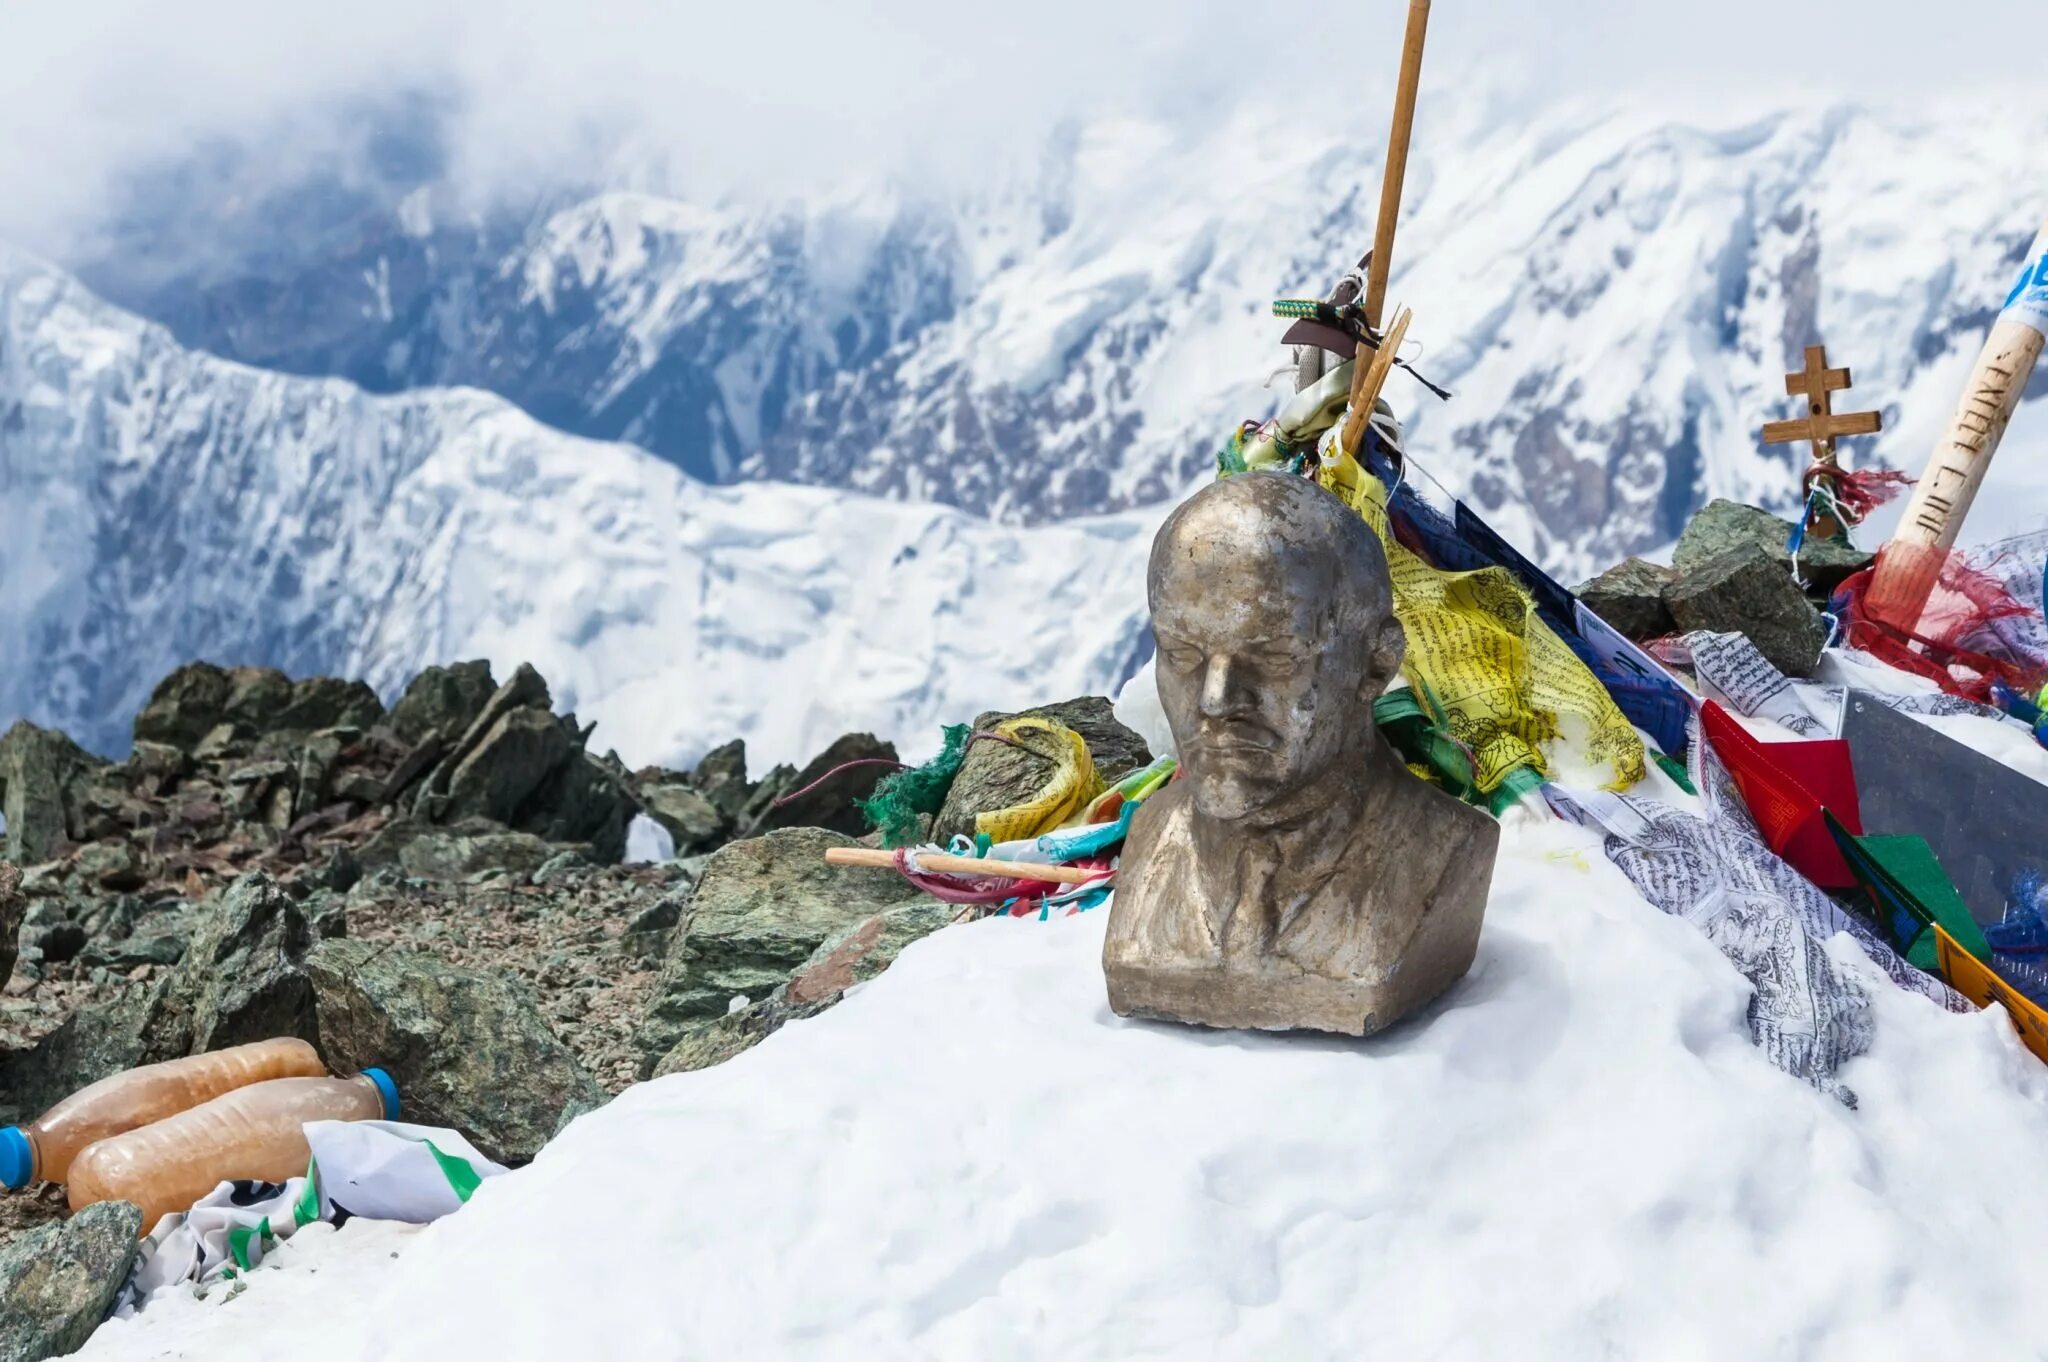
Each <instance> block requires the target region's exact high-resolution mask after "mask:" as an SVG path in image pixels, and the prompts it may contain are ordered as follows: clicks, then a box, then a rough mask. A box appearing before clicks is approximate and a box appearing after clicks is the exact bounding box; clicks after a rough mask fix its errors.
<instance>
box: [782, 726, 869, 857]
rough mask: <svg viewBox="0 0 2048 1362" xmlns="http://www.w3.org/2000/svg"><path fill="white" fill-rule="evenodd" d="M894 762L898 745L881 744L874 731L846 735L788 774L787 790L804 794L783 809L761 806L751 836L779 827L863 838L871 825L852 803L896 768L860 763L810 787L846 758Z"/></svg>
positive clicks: (847, 759) (862, 796)
mask: <svg viewBox="0 0 2048 1362" xmlns="http://www.w3.org/2000/svg"><path fill="white" fill-rule="evenodd" d="M895 760H896V745H895V744H894V743H887V742H883V741H881V740H880V739H879V738H877V737H875V735H874V734H872V733H848V734H847V735H846V736H844V737H842V738H840V739H838V740H837V741H836V742H834V743H833V744H832V745H831V746H830V747H828V748H826V749H825V750H824V751H823V752H820V753H819V754H818V755H817V756H815V757H813V758H812V759H811V761H810V763H809V764H808V765H807V766H805V767H804V768H803V769H802V770H801V771H798V772H797V773H796V774H795V775H794V776H792V777H790V779H789V786H788V788H789V789H790V790H791V791H803V793H802V794H800V795H798V796H797V797H796V798H795V799H793V800H791V801H790V802H789V803H787V804H784V805H782V806H781V807H780V808H777V807H775V806H774V804H773V803H772V802H771V803H770V804H769V805H768V806H767V807H764V808H762V809H760V810H759V811H758V812H757V813H756V814H755V821H754V823H753V824H752V825H751V826H750V828H749V830H748V835H749V836H758V835H759V834H761V833H764V832H772V831H773V830H775V829H776V828H830V829H831V830H832V831H834V832H843V833H845V834H847V835H848V836H849V837H858V836H860V835H861V834H862V833H864V832H866V831H867V830H868V825H867V823H866V821H865V820H863V819H862V818H861V816H860V810H859V809H857V808H855V807H854V801H855V800H859V799H866V798H867V797H868V796H869V795H871V794H873V793H874V792H875V786H877V785H879V784H881V782H882V778H883V777H884V776H886V775H888V774H889V773H890V771H891V770H892V769H893V768H891V767H888V766H856V767H854V768H853V769H852V770H850V771H841V772H840V773H839V774H837V775H835V776H832V777H831V779H829V780H825V782H824V783H823V784H821V785H817V787H816V788H815V789H812V788H810V787H811V786H813V785H814V784H816V783H817V782H818V781H819V780H820V779H821V778H822V777H824V776H825V775H826V773H828V772H830V771H832V770H833V769H834V768H835V767H839V766H843V765H845V764H846V763H847V762H851V761H886V762H894V761H895ZM779 797H780V796H778V798H779Z"/></svg>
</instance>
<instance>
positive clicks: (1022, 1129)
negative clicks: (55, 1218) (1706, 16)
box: [85, 814, 2048, 1362]
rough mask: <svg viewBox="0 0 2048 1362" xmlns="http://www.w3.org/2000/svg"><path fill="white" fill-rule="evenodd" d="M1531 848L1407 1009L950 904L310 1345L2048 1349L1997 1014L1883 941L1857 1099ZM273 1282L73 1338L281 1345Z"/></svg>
mask: <svg viewBox="0 0 2048 1362" xmlns="http://www.w3.org/2000/svg"><path fill="white" fill-rule="evenodd" d="M1505 833H1506V836H1505V838H1504V841H1503V846H1502V852H1501V859H1500V864H1499V869H1498V873H1497V875H1496V877H1495V886H1494V891H1493V895H1492V899H1491V902H1490V904H1489V908H1488V915H1487V921H1486V930H1485V934H1484V937H1483V939H1482V941H1481V944H1480V951H1479V958H1478V961H1477V963H1476V965H1475V966H1474V968H1473V970H1472V972H1471V974H1470V975H1469V976H1468V977H1467V978H1466V979H1465V980H1464V981H1462V982H1461V983H1460V984H1459V985H1457V986H1456V987H1455V988H1454V989H1453V990H1452V991H1451V992H1450V993H1449V994H1448V995H1447V996H1446V997H1445V998H1444V999H1443V1000H1441V1001H1440V1002H1439V1003H1438V1004H1437V1005H1435V1006H1434V1007H1432V1008H1431V1009H1429V1010H1428V1011H1427V1012H1426V1013H1425V1014H1423V1015H1422V1016H1420V1017H1418V1018H1415V1019H1412V1020H1411V1021H1409V1022H1408V1023H1406V1024H1403V1025H1401V1026H1399V1027H1397V1028H1395V1029H1394V1030H1392V1031H1391V1032H1389V1033H1386V1034H1384V1035H1381V1036H1379V1037H1376V1038H1373V1039H1370V1040H1366V1041H1362V1042H1361V1041H1350V1040H1343V1039H1316V1038H1303V1037H1294V1036H1261V1035H1246V1034H1233V1033H1219V1032H1209V1031H1202V1030H1195V1029H1189V1028H1183V1027H1179V1026H1173V1025H1165V1024H1156V1023H1136V1022H1130V1021H1125V1020H1122V1019H1119V1018H1118V1017H1116V1016H1114V1015H1113V1014H1112V1013H1111V1012H1110V1011H1109V1008H1108V1006H1107V1003H1106V1001H1105V998H1104V991H1103V983H1102V975H1101V968H1100V963H1099V957H1100V952H1101V946H1102V935H1103V927H1104V922H1105V920H1106V914H1104V913H1102V912H1099V911H1098V912H1094V913H1090V914H1085V915H1081V916H1078V917H1069V918H1062V919H1055V920H1053V921H1050V922H1043V923H1041V922H1038V921H1013V920H1004V919H997V920H992V921H989V922H984V923H979V924H975V925H972V926H963V927H957V928H953V929H950V930H947V931H944V932H941V933H939V934H937V935H936V936H933V937H930V938H928V939H926V940H925V941H923V942H920V943H919V944H917V945H915V946H913V947H912V948H911V949H910V950H908V951H907V952H905V954H904V955H903V957H902V959H901V960H900V961H899V962H898V963H897V964H896V966H895V967H894V968H893V969H891V970H890V971H889V973H887V974H886V975H884V976H882V977H881V978H879V979H877V980H876V981H874V982H873V983H871V984H869V985H866V986H864V987H862V988H860V989H858V990H856V991H855V993H854V995H853V996H851V997H849V998H848V1000H847V1001H846V1002H845V1003H844V1004H843V1005H842V1006H841V1007H839V1008H837V1009H836V1010H834V1011H833V1012H831V1013H829V1014H827V1015H826V1016H824V1017H821V1018H819V1019H818V1020H816V1021H812V1022H806V1023H804V1024H802V1025H799V1026H793V1027H790V1028H788V1029H787V1030H785V1031H782V1032H780V1033H778V1034H777V1035H775V1036H773V1037H771V1038H770V1039H769V1040H768V1041H767V1042H766V1043H765V1044H763V1045H762V1046H760V1047H759V1048H758V1049H756V1050H753V1051H751V1052H749V1053H747V1054H744V1055H742V1056H740V1057H739V1058H738V1059H736V1060H733V1061H732V1062H730V1063H728V1064H726V1065H724V1066H722V1067H719V1068H715V1069H711V1070H707V1071H704V1072H700V1073H695V1074H688V1075H680V1076H676V1077H672V1078H668V1079H664V1080H661V1081H658V1082H654V1083H649V1084H643V1085H641V1086H640V1087H637V1088H634V1089H632V1090H630V1091H629V1092H627V1093H626V1094H624V1095H623V1096H621V1097H620V1098H618V1099H617V1100H616V1101H615V1102H613V1103H612V1104H611V1105H610V1106H609V1107H606V1108H604V1109H603V1110H601V1111H598V1112H596V1113H594V1114H592V1115H589V1116H586V1117H584V1118H582V1119H581V1120H579V1121H577V1122H576V1123H575V1124H574V1125H573V1126H571V1127H570V1128H569V1130H568V1131H567V1132H565V1133H564V1134H563V1135H562V1136H561V1137H560V1138H559V1139H557V1140H556V1141H555V1142H554V1143H553V1144H552V1145H550V1146H549V1147H548V1148H547V1149H546V1150H545V1151H544V1152H543V1153H542V1154H541V1156H540V1158H539V1159H538V1160H537V1161H536V1162H535V1163H534V1164H533V1165H532V1166H531V1167H529V1168H527V1169H525V1170H523V1171H520V1172H518V1173H515V1174H513V1175H511V1176H509V1177H505V1178H501V1179H497V1180H494V1181H493V1182H491V1183H489V1184H486V1185H485V1186H484V1187H483V1188H482V1189H480V1191H479V1192H478V1194H477V1196H476V1198H475V1200H474V1201H473V1202H472V1203H471V1204H470V1205H469V1207H468V1208H466V1209H465V1210H464V1211H463V1212H461V1213H460V1214H458V1215H456V1216H454V1217H452V1218H450V1219H448V1220H446V1221H443V1222H441V1223H440V1224H438V1225H436V1226H434V1227H432V1228H431V1229H429V1230H427V1231H425V1232H424V1233H422V1234H421V1235H420V1236H419V1237H418V1238H417V1239H416V1240H414V1241H412V1242H411V1244H410V1246H409V1247H408V1248H407V1249H406V1252H405V1253H404V1255H403V1257H402V1258H401V1259H400V1261H398V1262H397V1263H395V1264H392V1265H391V1267H392V1270H391V1272H390V1273H389V1274H388V1277H387V1279H386V1284H385V1286H384V1289H383V1290H381V1291H378V1292H375V1293H373V1294H369V1295H363V1294H359V1288H360V1286H361V1284H362V1280H363V1278H362V1276H361V1275H360V1274H350V1273H347V1272H345V1271H335V1272H332V1273H329V1272H326V1271H323V1272H322V1273H321V1276H322V1277H323V1278H325V1277H328V1276H330V1275H331V1276H333V1277H334V1278H335V1279H336V1281H335V1286H334V1289H333V1290H331V1291H327V1292H324V1293H320V1295H319V1298H318V1299H316V1298H315V1294H314V1293H312V1292H310V1291H309V1290H308V1289H304V1288H301V1289H298V1290H296V1291H295V1292H294V1293H293V1294H292V1295H291V1296H290V1298H289V1305H290V1309H291V1314H292V1318H293V1319H294V1320H296V1321H297V1323H296V1324H295V1325H294V1326H293V1328H292V1337H293V1345H292V1346H293V1350H294V1354H295V1356H298V1357H300V1358H301V1359H306V1358H313V1357H333V1358H358V1357H361V1358H370V1357H375V1358H379V1359H391V1362H400V1360H401V1359H407V1358H421V1359H433V1360H434V1362H442V1359H446V1358H448V1357H532V1358H547V1359H562V1358H571V1357H748V1358H754V1359H760V1360H761V1362H767V1360H768V1359H783V1358H789V1359H797V1358H801V1359H807V1360H808V1359H818V1358H842V1357H843V1358H922V1357H946V1358H967V1357H972V1358H976V1359H996V1358H1048V1359H1050V1358H1057V1359H1063V1360H1064V1362H1072V1360H1073V1359H1084V1358H1104V1359H1110V1358H1115V1359H1128V1358H1140V1357H1144V1358H1172V1359H1183V1358H1191V1357H1228V1358H1246V1359H1275V1358H1285V1359H1289V1362H1298V1360H1301V1359H1317V1358H1326V1357H1327V1358H1339V1357H1342V1358H1353V1357H1358V1356H1385V1357H1430V1358H1473V1359H1487V1362H1492V1360H1493V1359H1498V1358H1502V1357H1513V1358H1517V1359H1529V1358H1559V1359H1572V1362H1582V1359H1585V1358H1589V1357H1596V1356H1597V1357H1639V1358H1649V1357H1656V1358H1670V1357H1710V1356H1711V1357H1745V1358H1759V1359H1761V1358H1777V1357H1794V1356H1796V1357H1800V1358H1820V1359H1827V1358H1843V1359H1854V1360H1855V1362H1869V1359H1872V1358H1882V1357H1929V1356H1952V1355H1954V1351H1955V1348H1956V1343H1957V1340H1959V1339H1963V1338H1968V1339H1970V1340H1971V1342H1972V1344H1973V1349H1974V1350H1975V1351H1979V1352H1982V1353H1985V1354H1987V1355H1994V1356H1995V1355H2000V1354H2001V1353H2012V1354H2015V1355H2019V1354H2026V1353H2029V1351H2030V1350H2031V1349H2032V1348H2033V1347H2034V1345H2035V1344H2036V1343H2037V1342H2038V1328H2037V1325H2036V1323H2035V1320H2034V1316H2033V1309H2032V1306H2033V1302H2034V1301H2035V1300H2036V1299H2037V1296H2038V1271H2037V1268H2036V1266H2035V1265H2037V1264H2038V1263H2040V1262H2041V1261H2043V1260H2044V1255H2048V1120H2044V1116H2048V1068H2043V1066H2041V1065H2040V1064H2039V1063H2038V1062H2037V1061H2036V1060H2035V1059H2033V1058H2032V1057H2031V1056H2030V1055H2028V1054H2027V1053H2026V1052H2025V1051H2024V1050H2023V1049H2022V1048H2021V1047H2020V1045H2019V1042H2018V1040H2017V1039H2016V1037H2015V1036H2014V1035H2013V1033H2012V1031H2011V1028H2010V1026H2009V1024H2008V1023H2007V1021H2006V1020H2005V1018H2004V1016H2003V1014H2002V1013H1997V1012H1988V1013H1979V1014H1972V1015H1965V1016H1956V1015H1950V1014H1946V1013H1943V1012H1941V1011H1940V1010H1939V1009H1937V1008H1936V1007H1934V1006H1933V1005H1931V1004H1929V1003H1927V1002H1925V1001H1923V1000H1921V999H1919V998H1915V997H1909V996H1907V995H1905V994H1903V993H1901V992H1900V991H1898V990H1897V989H1895V988H1893V987H1891V986H1889V985H1888V984H1885V983H1884V982H1883V981H1882V980H1881V979H1880V978H1878V976H1877V975H1876V971H1875V970H1874V969H1873V968H1871V967H1869V966H1868V965H1867V963H1863V964H1862V965H1861V969H1862V972H1863V974H1864V975H1865V977H1866V978H1867V979H1868V980H1869V981H1870V983H1871V986H1872V992H1873V993H1874V995H1875V998H1876V1009H1877V1020H1878V1040H1877V1043H1876V1046H1875V1048H1874V1049H1873V1050H1872V1052H1871V1053H1870V1054H1869V1055H1867V1056H1866V1057H1864V1058H1861V1059H1858V1060H1856V1061H1854V1062H1853V1063H1852V1064H1850V1065H1849V1066H1848V1067H1847V1068H1846V1069H1845V1070H1844V1073H1843V1077H1844V1079H1845V1080H1846V1081H1847V1082H1848V1084H1849V1085H1850V1086H1851V1087H1853V1088H1854V1089H1855V1090H1856V1092H1857V1093H1858V1094H1859V1096H1860V1098H1861V1106H1860V1109H1858V1110H1855V1111H1851V1110H1848V1109H1846V1108H1844V1107H1843V1106H1842V1105H1841V1104H1840V1103H1838V1102H1836V1101H1834V1100H1833V1099H1832V1098H1829V1097H1826V1096H1824V1095H1822V1094H1820V1093H1817V1092H1815V1091H1813V1090H1812V1089H1810V1088H1808V1087H1806V1086H1805V1085H1803V1084H1801V1083H1799V1082H1797V1081H1796V1080H1794V1079H1791V1078H1788V1077H1786V1076H1785V1075H1784V1074H1782V1073H1780V1072H1778V1071H1777V1070H1776V1069H1774V1068H1772V1067H1771V1065H1770V1064H1769V1063H1768V1062H1767V1061H1766V1060H1765V1059H1764V1058H1763V1056H1762V1055H1761V1054H1759V1053H1758V1052H1757V1051H1756V1050H1755V1049H1754V1048H1753V1047H1752V1046H1751V1045H1750V1043H1749V1040H1748V1035H1747V1030H1746V1027H1745V1024H1744V1017H1743V1014H1744V1007H1745V1004H1746V995H1747V989H1746V986H1745V985H1744V984H1743V982H1742V981H1741V980H1740V978H1739V977H1738V976H1737V975H1736V974H1735V972H1734V971H1733V970H1732V969H1731V968H1730V967H1729V966H1728V964H1727V962H1726V961H1724V960H1723V959H1722V958H1721V956H1720V955H1719V954H1718V953H1717V952H1716V951H1715V949H1714V948H1713V947H1712V946H1711V945H1710V944H1708V942H1707V941H1706V940H1705V939H1704V938H1703V937H1701V936H1700V935H1699V934H1698V933H1696V932H1695V931H1693V930H1692V929H1691V928H1690V927H1688V926H1686V925H1685V924H1684V923H1683V922H1680V921H1677V920H1675V919H1672V918H1668V917H1666V916H1664V915H1663V914H1661V913H1659V912H1657V911H1656V910H1654V909H1653V908H1651V907H1650V906H1648V905H1647V904H1645V903H1644V902H1643V901H1642V900H1641V899H1640V898H1639V897H1638V896H1637V895H1636V893H1635V891H1634V890H1633V889H1632V888H1631V887H1630V885H1629V884H1628V882H1627V881H1626V880H1625V879H1624V878H1623V877H1622V876H1621V874H1620V873H1619V872H1618V871H1617V870H1615V869H1614V868H1613V867H1612V866H1611V865H1610V864H1609V863H1608V862H1607V861H1606V859H1605V858H1604V857H1603V856H1602V855H1601V853H1600V850H1599V847H1598V844H1597V842H1596V841H1595V840H1594V839H1593V838H1592V837H1591V836H1590V835H1588V834H1586V833H1585V832H1583V831H1581V830H1579V829H1577V828H1574V827H1571V826H1568V825H1565V824H1561V823H1556V822H1543V823H1537V822H1535V821H1533V820H1528V819H1526V818H1525V817H1524V816H1522V815H1520V814H1516V815H1512V816H1511V819H1510V822H1509V824H1508V826H1507V827H1506V828H1505ZM1833 948H1834V949H1836V950H1838V951H1841V952H1843V955H1844V958H1845V959H1854V960H1857V961H1860V960H1861V957H1860V955H1857V954H1856V953H1855V952H1854V949H1853V947H1851V946H1850V945H1849V944H1848V943H1847V942H1846V940H1844V939H1840V938H1838V939H1837V940H1836V941H1835V942H1834V943H1833ZM352 1233H354V1231H353V1230H344V1231H343V1232H342V1234H341V1235H340V1236H338V1237H337V1239H336V1240H335V1241H334V1242H333V1243H332V1244H330V1245H324V1246H323V1253H324V1254H326V1255H329V1256H330V1257H331V1258H340V1257H342V1256H343V1255H344V1253H345V1251H346V1252H352V1251H353V1250H347V1249H346V1246H347V1245H349V1243H350V1236H351V1234H352ZM390 1248H391V1245H390V1244H389V1243H388V1242H386V1241H384V1240H377V1241H375V1242H374V1243H372V1242H369V1241H368V1237H367V1236H366V1237H365V1244H364V1247H363V1248H362V1250H361V1252H363V1253H375V1254H376V1255H377V1256H379V1257H384V1256H386V1255H387V1254H388V1253H389V1251H390ZM327 1261H328V1259H327V1258H323V1265H325V1264H326V1262H327ZM338 1266H346V1264H345V1263H343V1264H339V1265H338ZM264 1276H265V1273H263V1272H261V1271H259V1272H258V1273H257V1274H255V1275H254V1277H253V1279H252V1282H251V1285H250V1289H249V1295H248V1298H247V1299H245V1300H242V1301H238V1302H230V1303H228V1304H227V1305H226V1306H225V1307H223V1308H221V1309H217V1310H207V1309H194V1308H190V1306H189V1304H188V1305H187V1306H186V1307H185V1308H181V1309H179V1310H176V1311H163V1312H160V1311H159V1310H158V1309H157V1308H156V1307H154V1306H152V1308H151V1309H150V1310H149V1311H146V1312H145V1313H144V1314H143V1315H142V1316H140V1317H139V1318H138V1319H137V1320H135V1321H133V1322H128V1323H117V1324H112V1325H109V1326H107V1327H106V1328H104V1329H102V1330H101V1332H100V1333H99V1334H98V1335H97V1336H96V1337H95V1339H94V1340H93V1344H92V1346H91V1347H89V1348H88V1349H87V1351H86V1354H85V1355H86V1356H87V1357H97V1358H124V1357H143V1356H157V1355H161V1354H162V1353H163V1352H165V1351H167V1350H171V1349H181V1350H187V1351H188V1352H189V1355H194V1356H198V1355H204V1356H208V1357H210V1358H219V1357H237V1356H252V1357H253V1356H255V1355H257V1354H259V1353H267V1352H268V1351H270V1350H271V1349H272V1348H273V1347H274V1341H273V1340H274V1337H275V1331H274V1330H273V1329H269V1328H264V1327H262V1325H263V1323H264V1322H265V1321H266V1320H267V1319H268V1318H269V1316H268V1314H267V1313H265V1314H262V1315H259V1314H258V1312H257V1311H256V1310H252V1309H250V1308H248V1307H252V1306H258V1307H260V1306H261V1305H262V1303H263V1301H264V1300H266V1299H276V1300H278V1301H280V1302H284V1301H285V1300H286V1298H285V1297H284V1296H283V1295H282V1293H279V1294H276V1295H274V1296H266V1295H265V1294H264V1293H265V1292H266V1291H268V1290H269V1289H270V1287H269V1283H267V1282H265V1281H264V1280H263V1279H264ZM279 1308H280V1310H281V1309H282V1308H283V1306H282V1304H281V1305H280V1307H279ZM238 1316H239V1317H238ZM316 1318H317V1319H318V1320H319V1324H318V1326H317V1327H313V1328H307V1327H303V1326H304V1325H305V1324H306V1323H308V1322H309V1321H311V1320H313V1319H316ZM275 1322H276V1323H278V1324H280V1325H281V1324H283V1323H284V1319H283V1316H282V1315H281V1314H280V1316H279V1318H278V1319H277V1320H276V1321H275Z"/></svg>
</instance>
